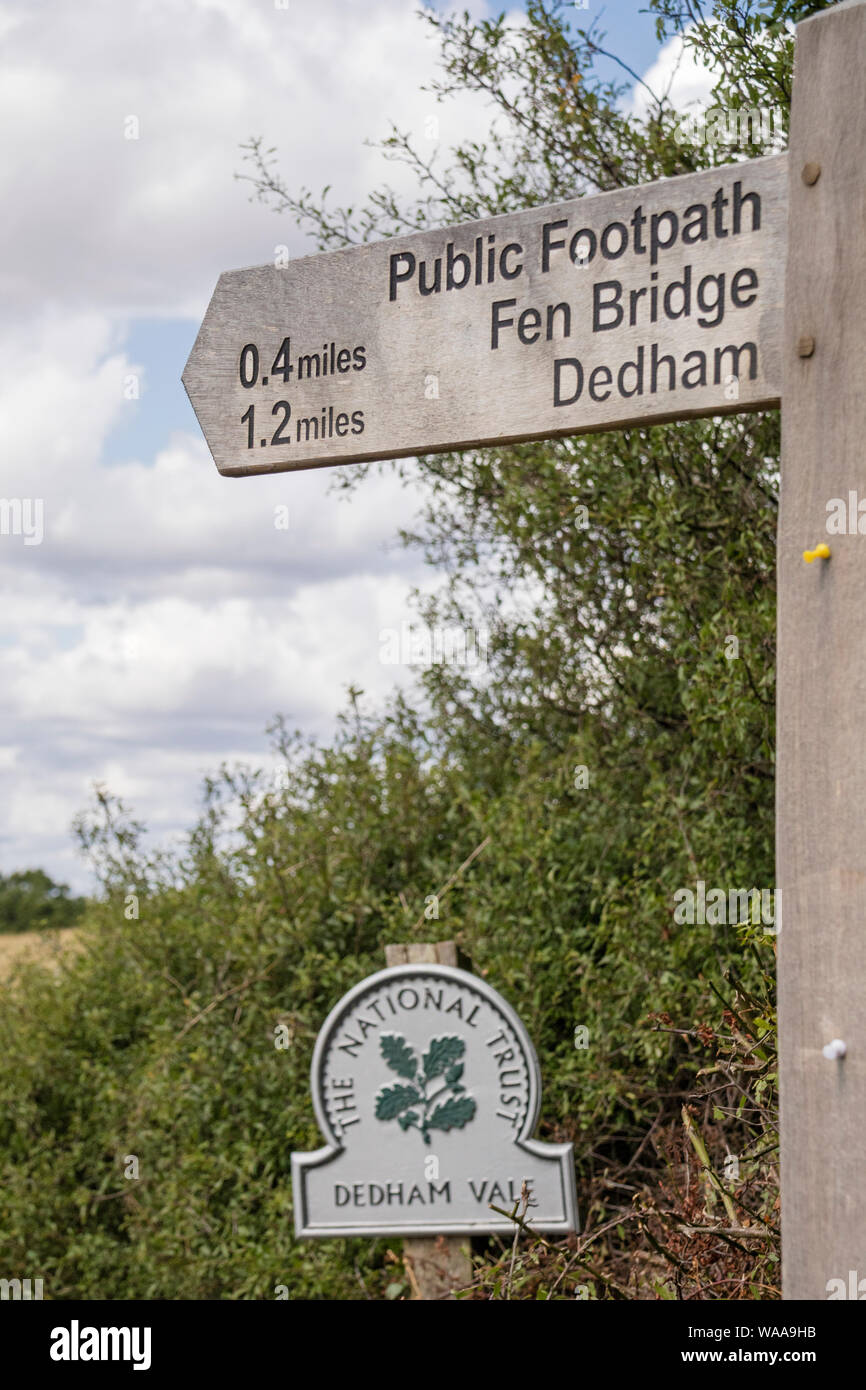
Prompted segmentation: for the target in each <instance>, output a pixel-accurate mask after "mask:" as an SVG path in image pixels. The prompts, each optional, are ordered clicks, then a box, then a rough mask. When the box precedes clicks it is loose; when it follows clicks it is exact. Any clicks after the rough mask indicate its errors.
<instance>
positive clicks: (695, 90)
mask: <svg viewBox="0 0 866 1390" xmlns="http://www.w3.org/2000/svg"><path fill="white" fill-rule="evenodd" d="M716 80H717V77H716V75H715V74H714V72H713V70H712V69H711V68H710V67H708V66H707V65H706V64H705V63H702V62H700V61H699V60H698V59H697V58H696V56H695V50H694V48H692V47H691V46H690V45H689V44H688V43H686V42H685V41H684V39H683V37H682V35H681V34H675V35H674V37H673V38H671V39H668V41H667V43H666V44H664V45H663V47H662V48H661V49H660V50H659V54H658V57H657V58H656V60H655V62H654V63H653V64H652V65H651V66H650V67H649V68H648V69H647V71H646V72H645V73H643V83H644V85H643V86H642V85H641V84H640V83H636V84H635V86H634V88H633V90H632V93H631V110H632V112H633V113H634V114H635V115H646V114H647V112H648V110H649V108H650V107H651V106H652V97H651V96H650V93H652V95H653V96H655V97H662V96H667V97H668V99H669V101H670V102H671V103H672V105H673V106H674V107H675V109H676V110H677V111H683V112H686V111H690V110H694V108H695V106H696V105H699V106H705V105H707V104H709V102H710V99H711V96H712V91H713V87H714V85H715V82H716ZM647 89H649V90H647Z"/></svg>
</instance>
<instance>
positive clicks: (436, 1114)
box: [427, 1096, 475, 1129]
mask: <svg viewBox="0 0 866 1390" xmlns="http://www.w3.org/2000/svg"><path fill="white" fill-rule="evenodd" d="M474 1114H475V1101H474V1100H473V1099H472V1097H471V1096H458V1097H455V1098H453V1099H451V1100H446V1101H443V1103H442V1104H441V1105H437V1106H436V1109H435V1110H434V1111H433V1114H432V1115H431V1116H430V1118H429V1119H428V1121H427V1124H428V1125H429V1127H430V1128H431V1129H462V1128H463V1126H464V1125H466V1124H468V1123H469V1121H470V1120H471V1119H472V1117H473V1115H474Z"/></svg>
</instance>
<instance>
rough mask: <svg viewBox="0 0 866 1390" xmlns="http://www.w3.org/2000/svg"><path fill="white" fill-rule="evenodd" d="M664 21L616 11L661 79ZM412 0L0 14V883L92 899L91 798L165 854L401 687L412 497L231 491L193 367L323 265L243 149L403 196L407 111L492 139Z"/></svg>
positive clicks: (388, 492) (270, 481)
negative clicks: (278, 288) (255, 185)
mask: <svg viewBox="0 0 866 1390" xmlns="http://www.w3.org/2000/svg"><path fill="white" fill-rule="evenodd" d="M644 4H645V0H608V3H607V5H606V6H604V7H603V8H604V10H605V14H604V27H606V29H607V31H608V35H609V46H610V47H611V48H614V49H615V50H616V51H617V52H619V53H621V54H622V56H623V57H624V58H625V59H626V60H627V61H628V62H629V63H630V64H631V65H632V66H633V67H635V68H636V69H637V70H638V71H640V72H642V73H646V72H648V71H649V70H650V69H651V68H652V67H653V64H655V63H657V60H658V57H659V54H658V45H657V43H656V40H655V35H654V27H653V21H652V18H651V17H650V16H648V15H647V14H641V13H640V11H641V10H642V9H643V7H644ZM589 6H590V12H591V11H592V10H600V9H601V8H602V6H601V5H600V4H599V3H598V0H589ZM464 7H465V0H461V3H460V6H459V8H460V9H461V10H462V9H463V8H464ZM473 8H474V10H475V11H476V12H478V13H484V12H485V3H484V0H476V3H474V6H473ZM495 8H496V9H497V10H498V9H499V8H501V7H500V6H499V5H497V6H495ZM578 8H579V9H580V8H581V7H580V6H579V7H578ZM417 9H418V4H417V0H122V3H118V0H76V3H75V4H70V3H68V0H0V129H2V132H3V136H2V139H0V189H2V207H3V216H2V219H0V242H2V255H0V302H2V305H3V313H2V316H0V441H2V449H0V501H2V500H3V499H5V500H6V502H7V503H9V502H14V501H17V500H20V501H21V502H22V504H23V510H22V512H21V513H20V525H18V524H17V523H16V521H15V513H14V510H10V509H9V508H8V507H7V509H6V511H5V512H3V511H2V510H0V717H2V727H0V779H2V789H3V794H2V798H0V872H7V873H8V872H10V871H12V870H14V869H23V868H30V867H36V866H41V867H44V868H46V869H47V870H48V872H49V873H51V874H52V875H53V876H55V877H58V878H61V879H62V880H64V881H66V882H70V883H72V884H73V885H74V886H75V887H76V888H78V889H79V890H81V889H84V890H86V889H87V888H88V887H89V886H90V878H89V874H88V872H87V869H86V866H85V865H84V864H83V863H82V862H81V861H80V860H79V858H78V856H77V853H76V850H75V847H74V845H73V842H72V838H71V835H70V829H69V827H70V822H71V820H72V817H73V816H74V814H75V813H76V812H77V811H79V810H80V809H82V807H84V806H85V805H86V804H87V802H88V799H89V796H90V789H91V787H92V784H93V783H94V782H97V781H98V782H104V783H106V784H107V785H108V786H109V787H110V788H111V790H113V791H114V792H116V793H118V794H120V795H122V796H123V797H124V799H125V800H127V801H128V802H129V803H130V804H131V805H132V806H133V807H134V809H135V810H136V812H137V813H138V814H139V815H140V816H141V817H142V818H143V819H144V820H145V821H146V822H147V823H148V825H149V826H151V827H152V829H153V831H154V832H155V833H156V834H158V835H159V836H161V837H163V838H164V837H166V836H170V835H172V834H174V833H176V832H177V831H178V830H179V829H181V828H183V827H186V826H188V825H189V824H190V823H191V820H192V818H193V816H194V814H195V808H196V805H197V801H198V795H199V786H200V783H201V778H202V776H203V774H205V773H206V772H208V771H212V770H214V769H215V768H216V767H217V765H218V764H219V762H220V761H221V760H223V759H229V760H232V759H235V758H243V759H248V760H250V761H253V762H258V763H261V762H262V761H263V760H264V758H265V752H266V747H267V739H266V736H265V733H264V729H265V725H266V723H267V722H268V721H269V719H270V718H271V717H272V716H273V715H274V714H275V713H276V712H277V711H280V712H282V713H283V714H284V715H285V716H286V718H287V719H288V721H289V722H290V724H293V725H296V726H298V727H301V728H303V729H304V730H306V731H308V732H309V733H311V734H317V735H321V736H323V737H327V735H328V733H329V731H330V730H331V728H332V727H333V722H334V716H335V713H336V712H337V710H338V709H340V708H341V707H342V706H343V705H344V704H345V691H346V687H347V686H348V685H349V683H350V682H354V683H356V684H359V685H360V686H362V687H363V689H364V690H365V691H366V692H367V694H368V696H369V697H370V698H371V699H373V700H376V699H379V698H381V697H382V696H383V695H384V694H385V692H386V691H387V690H388V689H389V688H390V687H391V686H392V685H393V684H394V682H395V680H396V679H400V678H401V673H400V672H399V671H396V670H395V668H394V667H393V666H387V665H382V664H381V663H380V660H379V656H380V633H381V632H382V630H383V629H385V628H391V627H398V626H399V625H400V623H401V622H402V621H403V620H404V619H406V618H407V617H408V616H409V614H410V609H409V606H408V602H407V600H408V595H409V591H410V590H411V588H412V587H413V585H418V584H422V585H424V586H428V585H430V584H431V583H432V582H433V576H430V575H427V574H425V573H423V572H422V569H421V567H420V565H419V562H418V559H417V557H414V556H412V555H409V554H407V553H406V552H404V551H402V550H401V549H400V548H399V547H398V546H397V545H396V544H395V543H394V537H395V534H396V532H397V529H398V527H399V525H400V524H402V523H404V522H405V521H407V520H409V519H410V518H411V516H412V515H413V514H414V511H415V509H416V507H417V504H418V500H419V494H418V492H417V491H414V492H413V490H412V489H411V488H409V489H401V488H400V486H399V485H398V484H397V483H396V481H394V480H391V479H387V478H385V479H377V478H370V479H369V480H367V481H366V482H365V484H364V486H363V487H362V488H360V489H359V490H358V491H356V492H355V493H353V495H352V497H351V499H350V500H346V499H344V498H342V497H341V496H339V495H337V493H336V492H335V491H334V490H333V479H332V477H331V476H329V473H328V470H321V471H313V472H309V473H297V474H282V475H280V476H277V477H267V478H266V477H256V478H248V479H223V478H220V477H219V475H218V474H217V472H216V469H215V467H214V465H213V462H212V461H211V458H210V455H209V453H208V450H207V447H206V445H205V443H204V441H203V439H202V437H201V434H200V431H199V429H198V425H197V423H196V420H195V417H194V415H193V413H192V410H191V409H190V407H189V404H188V402H187V400H186V396H185V394H184V391H183V388H182V386H181V382H180V375H181V371H182V369H183V365H184V363H185V361H186V357H187V355H188V352H189V349H190V347H191V345H192V342H193V340H194V338H195V334H196V331H197V329H198V325H199V322H200V320H201V317H202V315H203V313H204V310H205V308H206V306H207V303H208V300H209V298H210V295H211V292H212V290H213V287H214V284H215V282H216V280H217V277H218V275H219V273H220V271H222V270H226V269H229V268H232V267H235V266H245V265H251V264H257V263H264V262H272V261H273V258H274V248H275V246H276V245H278V244H283V243H284V244H286V245H287V246H288V247H289V249H290V251H291V253H292V254H308V253H309V251H310V250H311V249H312V248H311V247H310V245H309V244H308V243H307V242H305V240H304V238H303V236H302V235H301V233H299V232H298V231H297V229H296V228H295V227H294V225H293V224H292V223H291V222H289V221H287V220H286V219H284V218H283V219H281V218H278V217H277V216H276V215H275V214H274V212H273V211H271V210H270V209H268V208H266V207H264V206H262V205H260V204H256V203H250V202H249V201H248V193H247V189H246V186H245V185H244V184H243V183H241V182H239V181H237V180H236V179H235V178H234V174H235V173H236V172H238V171H239V170H240V169H241V168H242V159H241V152H240V150H239V145H240V144H241V142H243V141H244V140H246V139H248V138H249V136H250V135H253V134H261V135H264V136H265V138H266V140H267V142H268V143H269V144H273V145H276V146H277V149H278V153H279V163H280V169H281V172H282V174H283V176H284V178H285V179H286V181H287V183H289V184H290V185H291V186H292V187H293V188H295V189H298V188H299V187H300V186H301V185H305V186H307V187H309V188H311V189H313V190H319V189H320V188H321V187H322V186H323V185H325V184H331V185H332V186H333V188H334V190H335V193H336V196H337V197H338V199H339V201H341V202H346V201H349V200H351V199H355V198H359V197H361V196H362V195H363V193H364V192H365V191H366V190H368V189H370V188H371V187H373V186H375V185H376V184H378V183H380V182H381V181H383V179H385V178H387V179H388V180H390V181H391V182H392V183H394V184H395V185H396V186H397V187H398V188H399V187H400V176H399V172H398V170H397V169H396V167H395V166H393V165H390V164H389V165H386V164H384V162H383V161H382V159H381V156H379V155H378V154H377V153H376V152H375V151H373V150H370V149H368V148H366V147H365V145H364V143H363V141H364V138H365V137H371V138H375V137H378V136H381V135H383V134H385V133H387V129H388V125H389V122H390V120H392V119H393V120H394V121H395V122H396V123H397V124H398V125H399V126H400V127H401V128H404V129H407V130H410V131H414V132H422V131H423V130H424V126H425V120H426V117H427V116H428V115H429V114H430V113H431V111H434V110H435V111H436V114H437V115H438V117H439V138H440V140H442V141H443V142H444V143H445V144H446V145H448V144H453V143H456V142H457V141H458V140H460V139H461V138H465V137H466V136H467V135H475V136H482V135H483V134H484V132H485V130H486V129H487V126H488V122H489V110H488V109H487V108H486V107H485V106H484V105H483V104H482V103H481V102H480V101H475V100H470V99H468V98H467V99H462V100H460V101H458V102H456V103H454V104H453V105H452V106H450V107H445V108H442V107H439V108H436V107H434V106H433V104H432V103H431V100H430V98H429V96H427V95H426V94H425V93H424V92H423V91H422V90H421V88H422V85H423V84H424V83H426V82H429V80H430V79H431V78H432V77H433V76H435V72H436V60H437V48H436V45H435V42H434V41H432V40H431V38H430V37H429V36H428V33H427V26H425V25H424V24H423V23H422V22H421V21H420V20H419V19H418V17H417ZM493 9H494V7H493V6H490V10H491V11H492V10H493ZM519 14H520V9H519V7H515V9H514V15H515V17H519ZM588 17H589V14H585V15H584V14H579V15H578V18H579V19H580V20H584V19H586V18H588ZM670 57H671V55H670V51H668V52H667V53H666V54H665V55H664V56H663V58H662V61H661V68H660V69H657V71H656V72H655V73H654V78H655V77H658V76H659V75H660V74H663V73H664V72H666V71H667V70H668V69H669V67H670ZM131 117H132V118H134V121H133V122H130V118H131ZM131 131H134V132H135V133H136V134H137V138H133V139H130V138H127V137H128V135H129V133H130V132H131ZM406 191H407V192H409V191H411V190H410V188H409V185H406ZM136 393H137V399H136ZM40 506H41V508H42V514H41V521H40V516H39V507H40ZM278 506H285V507H287V508H288V516H289V525H288V528H287V529H277V528H276V527H275V524H274V518H275V508H276V507H278ZM4 517H5V521H4V520H3V518H4ZM25 533H27V534H25ZM37 541H38V543H37ZM403 674H404V676H405V675H410V674H411V673H409V672H405V673H403Z"/></svg>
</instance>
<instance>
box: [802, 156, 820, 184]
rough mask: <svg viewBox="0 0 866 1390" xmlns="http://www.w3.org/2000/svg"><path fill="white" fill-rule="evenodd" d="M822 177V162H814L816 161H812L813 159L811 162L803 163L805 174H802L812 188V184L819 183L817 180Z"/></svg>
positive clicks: (805, 181) (804, 180)
mask: <svg viewBox="0 0 866 1390" xmlns="http://www.w3.org/2000/svg"><path fill="white" fill-rule="evenodd" d="M820 177H821V166H820V164H814V163H812V161H811V160H810V162H809V163H808V164H804V165H803V174H802V178H803V182H804V183H806V184H808V185H809V187H810V188H811V186H812V184H813V183H817V182H818V180H819V178H820Z"/></svg>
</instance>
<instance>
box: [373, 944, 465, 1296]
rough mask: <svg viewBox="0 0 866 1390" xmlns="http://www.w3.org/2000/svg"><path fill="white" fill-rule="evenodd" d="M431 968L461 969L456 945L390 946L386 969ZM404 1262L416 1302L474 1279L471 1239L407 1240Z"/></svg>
mask: <svg viewBox="0 0 866 1390" xmlns="http://www.w3.org/2000/svg"><path fill="white" fill-rule="evenodd" d="M422 961H426V962H427V963H428V964H431V965H432V964H437V963H438V964H439V965H453V966H457V964H458V960H457V944H456V942H454V941H410V942H408V943H407V944H405V945H396V946H386V947H385V964H386V965H419V964H420V963H421V962H422ZM403 1258H404V1260H405V1261H406V1264H407V1269H408V1273H409V1278H410V1280H411V1281H412V1285H413V1289H412V1292H413V1296H414V1297H415V1298H416V1299H440V1298H450V1297H453V1295H454V1292H455V1290H456V1289H464V1288H466V1286H467V1285H468V1284H469V1282H470V1280H471V1278H472V1259H471V1255H470V1246H469V1237H468V1236H442V1235H440V1236H406V1238H405V1239H404V1241H403Z"/></svg>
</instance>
